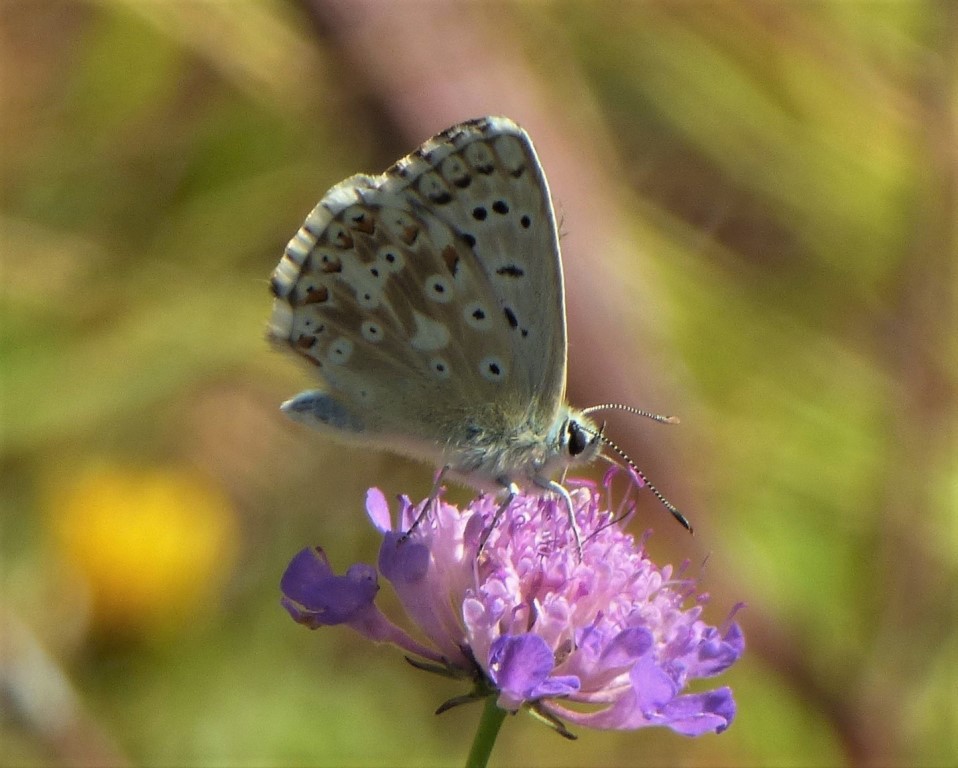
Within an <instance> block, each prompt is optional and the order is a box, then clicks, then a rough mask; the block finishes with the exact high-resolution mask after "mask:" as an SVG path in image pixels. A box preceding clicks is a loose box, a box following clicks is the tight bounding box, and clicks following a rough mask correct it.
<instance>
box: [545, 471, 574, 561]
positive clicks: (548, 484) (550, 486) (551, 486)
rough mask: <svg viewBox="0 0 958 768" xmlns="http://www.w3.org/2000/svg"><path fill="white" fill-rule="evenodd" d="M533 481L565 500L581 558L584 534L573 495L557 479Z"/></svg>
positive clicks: (570, 525)
mask: <svg viewBox="0 0 958 768" xmlns="http://www.w3.org/2000/svg"><path fill="white" fill-rule="evenodd" d="M533 482H534V483H535V484H536V485H537V486H539V487H540V488H543V489H545V490H547V491H552V492H553V493H557V494H559V495H560V496H561V497H562V498H563V500H564V501H565V506H566V511H567V512H568V514H569V527H570V528H571V529H572V536H573V538H575V549H576V552H578V554H579V559H580V560H581V559H582V534H581V533H580V532H579V524H578V523H577V522H576V521H575V508H574V507H573V506H572V497H571V496H570V495H569V492H568V491H567V490H566V489H565V486H564V485H562V484H561V483H557V482H556V481H555V480H549V479H547V478H544V477H537V478H535V479H534V480H533Z"/></svg>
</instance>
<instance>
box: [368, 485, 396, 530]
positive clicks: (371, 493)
mask: <svg viewBox="0 0 958 768" xmlns="http://www.w3.org/2000/svg"><path fill="white" fill-rule="evenodd" d="M366 514H367V515H369V519H370V520H371V521H372V524H373V525H374V526H375V527H376V530H378V531H381V532H382V533H386V531H391V530H392V527H393V526H392V519H391V518H390V515H389V504H388V503H387V502H386V496H385V495H384V494H383V492H382V491H381V490H379V489H378V488H370V489H369V490H368V491H366Z"/></svg>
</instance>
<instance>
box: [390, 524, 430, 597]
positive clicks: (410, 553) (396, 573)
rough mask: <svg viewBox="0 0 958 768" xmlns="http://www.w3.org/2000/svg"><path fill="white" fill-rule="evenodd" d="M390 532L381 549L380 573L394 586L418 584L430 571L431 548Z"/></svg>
mask: <svg viewBox="0 0 958 768" xmlns="http://www.w3.org/2000/svg"><path fill="white" fill-rule="evenodd" d="M404 536H405V534H401V533H395V532H388V533H386V536H385V537H384V538H383V543H382V546H381V547H380V548H379V572H380V573H382V575H383V576H385V577H386V578H387V579H389V581H391V582H392V583H393V584H416V583H418V582H420V581H422V579H423V577H424V576H425V575H426V572H427V571H428V569H429V547H427V546H426V545H425V544H423V543H421V542H419V541H416V540H414V539H407V538H404Z"/></svg>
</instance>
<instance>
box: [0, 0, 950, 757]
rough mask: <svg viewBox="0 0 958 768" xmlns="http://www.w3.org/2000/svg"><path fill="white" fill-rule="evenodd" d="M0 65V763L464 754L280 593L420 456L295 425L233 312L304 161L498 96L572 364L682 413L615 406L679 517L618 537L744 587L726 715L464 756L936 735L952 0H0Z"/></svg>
mask: <svg viewBox="0 0 958 768" xmlns="http://www.w3.org/2000/svg"><path fill="white" fill-rule="evenodd" d="M0 67H2V85H3V89H2V92H0V131H2V146H0V151H2V155H0V164H2V165H0V167H2V175H0V189H2V208H0V238H2V239H0V248H2V285H3V321H2V327H0V368H2V376H3V379H2V454H0V472H2V489H0V505H2V510H0V515H2V518H0V522H2V534H3V535H2V542H0V556H2V569H3V571H2V578H3V580H2V592H0V695H2V698H0V706H2V707H3V710H2V711H3V716H2V718H0V763H2V764H5V765H7V764H9V765H47V764H60V765H78V764H98V765H123V764H135V765H145V766H159V765H258V766H259V765H450V764H458V763H461V762H462V761H463V759H464V757H465V754H466V751H467V748H468V742H469V740H470V738H471V734H472V729H473V728H474V726H475V723H476V722H477V718H478V714H479V712H478V709H469V708H462V709H457V710H455V711H453V712H450V713H447V714H445V715H443V716H441V717H435V716H433V715H432V714H431V713H432V710H433V709H434V708H435V707H436V706H438V705H439V704H440V703H441V702H442V701H444V700H445V699H447V698H449V697H451V696H454V695H457V694H459V693H462V692H463V691H462V689H461V688H460V687H458V686H454V685H453V684H452V683H450V682H448V681H444V680H440V679H433V678H431V677H430V676H427V675H424V674H423V673H421V672H417V671H415V670H413V669H411V668H410V667H408V666H407V665H406V664H405V663H404V662H403V661H402V659H401V657H400V654H399V653H398V652H397V651H395V650H394V649H392V648H385V647H383V648H377V647H374V646H371V645H369V644H367V643H365V642H357V640H356V637H355V636H354V635H353V634H351V633H350V632H349V631H348V630H346V629H331V630H324V631H319V632H314V633H310V632H307V631H306V630H304V629H303V628H302V627H299V626H296V625H294V624H293V623H292V622H291V621H290V620H289V619H288V617H286V615H285V614H284V612H283V611H282V609H281V608H280V607H279V605H278V580H279V577H280V575H281V573H282V571H283V569H284V567H285V565H286V562H287V561H288V559H289V557H290V556H291V555H292V554H293V553H295V552H296V551H297V550H298V549H299V548H300V547H302V546H305V545H308V544H313V543H322V544H323V545H324V546H325V547H326V549H327V551H328V552H329V553H330V557H331V559H332V561H333V563H334V565H336V566H337V567H339V568H343V567H345V566H346V565H348V564H349V563H351V562H354V561H356V560H359V559H365V560H367V561H370V562H371V561H373V558H374V557H375V551H376V536H375V534H374V532H373V531H372V529H371V528H370V526H369V525H368V524H367V523H366V520H365V517H364V514H363V511H362V501H363V496H364V490H365V488H366V487H368V486H370V485H374V484H375V485H379V486H380V487H382V488H383V489H384V490H385V491H386V492H387V494H390V495H392V494H395V493H399V492H408V493H410V494H412V495H414V496H416V495H422V494H425V493H426V491H427V490H428V487H429V483H430V477H431V470H429V469H426V468H423V467H421V466H418V465H414V464H411V463H409V462H406V461H403V460H400V459H396V458H394V457H391V456H385V455H381V454H378V453H373V452H370V451H364V450H360V449H354V448H344V447H341V446H336V445H332V444H330V443H328V441H326V440H324V439H323V438H322V437H320V436H318V435H315V434H311V433H307V432H306V431H305V430H303V429H301V428H299V427H297V426H296V425H293V424H290V423H287V422H285V421H284V420H283V418H282V417H281V415H280V414H279V412H278V410H277V405H278V404H279V403H280V402H281V401H282V400H283V399H285V398H286V397H289V396H290V395H292V394H293V393H295V392H297V391H299V390H300V389H303V388H306V387H307V386H308V385H309V384H310V382H309V378H308V375H307V374H306V373H305V372H304V370H303V369H302V368H300V366H299V365H297V364H296V361H294V360H292V359H291V358H287V357H283V356H280V355H277V354H276V353H274V352H271V351H270V350H269V349H268V347H267V345H266V343H265V341H264V333H265V324H266V320H267V317H268V315H269V310H270V298H269V293H268V290H267V280H268V278H269V275H270V273H271V271H272V269H273V267H274V266H275V263H276V262H277V260H278V258H279V256H280V254H281V252H282V249H283V247H284V246H285V243H286V241H287V240H288V239H289V238H290V237H291V236H292V234H293V233H294V232H295V231H296V229H297V227H298V226H299V224H300V223H301V221H302V219H303V218H304V216H305V214H306V213H307V212H308V210H309V209H310V208H311V207H312V206H313V205H314V204H315V202H316V201H317V200H318V199H319V197H320V196H321V195H322V193H323V192H324V191H325V190H326V189H327V188H328V187H329V186H331V185H332V184H333V183H335V182H337V181H338V180H340V179H341V178H343V177H345V176H348V175H350V174H352V173H356V172H360V171H363V172H378V171H381V170H382V169H384V168H385V167H386V166H388V165H389V164H391V163H392V162H393V161H394V160H395V159H397V158H398V157H399V156H400V155H402V154H404V153H406V152H408V151H410V150H411V149H413V148H414V147H415V146H417V145H418V144H419V143H420V142H421V141H422V140H424V139H425V138H427V137H428V136H429V135H431V134H433V133H435V132H436V131H438V130H441V129H442V128H444V127H446V126H447V125H450V124H452V123H454V122H458V121H460V120H463V119H466V118H471V117H475V116H478V115H481V114H490V113H491V114H507V115H509V116H510V117H512V118H514V119H515V120H517V121H518V122H520V123H521V124H523V125H524V126H525V127H527V128H528V130H529V131H530V133H531V135H532V137H533V139H534V140H535V141H536V144H537V146H538V148H539V151H540V156H541V159H542V161H543V164H544V166H545V168H546V172H547V173H548V175H549V179H550V183H551V186H552V192H553V196H554V198H555V202H556V209H557V212H558V214H559V217H560V220H561V224H562V230H563V234H564V238H563V250H564V261H565V266H566V277H567V293H568V301H569V322H570V398H571V400H572V401H573V402H574V403H576V404H578V405H582V406H584V405H588V404H591V403H596V402H602V401H604V400H606V399H614V400H618V401H621V402H627V403H632V404H635V405H637V406H640V407H644V408H649V409H652V410H656V411H659V412H667V413H676V414H678V415H680V416H681V417H682V425H681V426H679V427H661V426H658V425H654V424H649V423H636V421H635V420H629V419H619V418H616V419H614V420H611V424H610V427H609V431H610V434H612V435H613V436H614V437H615V438H616V439H617V440H619V441H620V442H622V443H623V444H624V445H625V446H626V447H627V448H628V449H629V451H630V452H631V453H632V454H633V455H634V456H635V457H636V459H637V461H638V463H639V464H640V466H642V467H643V468H644V469H645V470H646V471H647V472H648V473H649V475H650V476H651V477H652V478H653V480H654V481H656V483H657V485H658V486H659V487H660V488H661V489H662V490H663V491H665V492H666V494H667V495H668V496H669V497H670V498H671V499H672V500H673V501H674V502H676V503H677V504H678V505H679V506H680V507H681V508H682V509H683V510H684V511H685V512H686V513H687V514H688V515H689V517H690V518H692V520H693V522H694V523H695V526H696V536H695V537H694V538H689V537H687V536H685V535H683V532H682V531H681V530H679V529H678V526H676V525H674V524H673V523H672V522H671V521H670V519H669V517H668V515H666V514H663V512H662V510H661V508H660V507H658V506H657V505H656V504H655V503H654V501H651V500H648V499H646V500H645V503H644V504H643V506H642V507H641V508H640V516H639V519H638V520H636V521H635V522H633V529H634V530H635V531H636V532H637V533H638V532H641V531H642V530H644V528H646V527H653V528H655V531H656V532H655V536H654V537H653V539H652V541H651V543H650V549H651V552H652V554H653V556H654V557H655V558H656V559H657V560H659V561H660V562H665V561H672V562H676V563H678V562H681V561H682V560H684V559H689V560H691V561H692V564H693V571H694V572H696V573H699V574H700V575H701V580H702V588H704V589H706V590H708V591H709V592H711V594H712V603H711V605H710V607H709V609H708V612H707V616H708V618H709V619H710V620H711V621H712V622H714V623H718V622H721V621H722V620H723V619H724V617H725V615H726V613H727V611H728V609H729V607H730V606H731V605H732V604H733V603H735V602H736V601H739V600H744V601H745V602H747V604H748V607H747V608H746V609H745V610H744V611H743V612H742V613H740V614H739V618H740V620H741V622H742V624H743V627H744V629H745V634H746V639H747V642H748V650H747V653H746V656H745V657H744V659H743V660H742V661H741V662H739V664H738V665H737V666H736V667H734V668H733V669H732V670H731V671H730V672H729V673H728V674H726V675H725V676H724V677H723V678H722V680H721V682H724V683H728V684H730V685H732V686H733V688H734V690H735V692H736V697H737V700H738V704H739V716H738V719H737V721H736V722H735V723H734V725H733V727H732V728H731V729H730V730H729V731H728V732H727V733H725V734H723V735H721V736H718V737H715V736H712V737H705V738H702V739H698V740H694V741H692V740H688V739H684V738H682V737H679V736H676V735H674V734H671V733H669V732H664V731H662V732H660V731H639V732H633V733H624V734H623V733H597V732H581V733H579V736H580V739H579V740H578V741H577V742H574V743H569V742H566V741H563V740H562V739H560V738H558V737H557V736H555V735H554V734H553V733H552V732H551V731H548V730H547V729H545V728H543V727H541V726H540V725H538V724H537V723H535V722H534V721H533V720H532V719H530V718H528V717H525V716H520V717H517V718H515V719H508V720H507V722H506V724H505V727H504V729H503V733H502V735H501V737H500V741H499V743H498V745H497V748H496V751H495V752H494V754H493V763H494V764H497V765H503V766H507V765H590V766H600V765H609V766H619V765H665V764H668V765H717V766H718V765H722V766H726V765H755V766H759V765H761V766H804V765H809V766H814V765H822V766H846V765H847V766H858V765H939V764H954V761H955V758H956V756H958V737H956V733H958V701H956V681H958V642H956V637H958V631H956V616H958V604H956V603H958V600H956V583H958V579H956V572H958V555H956V553H958V526H956V510H958V459H956V453H958V451H956V446H958V439H956V433H955V426H956V419H955V416H956V413H955V411H956V381H958V354H956V353H958V344H956V331H958V320H956V308H955V289H956V287H958V286H956V263H958V261H956V255H958V253H956V235H958V224H956V222H958V217H956V201H958V184H956V179H958V160H956V148H958V131H956V115H958V110H956V104H958V3H954V2H950V1H949V0H942V1H941V2H918V1H917V0H916V1H915V2H904V1H903V2H893V1H889V2H841V1H839V0H835V1H834V2H819V3H813V2H807V3H786V2H727V3H709V4H706V3H694V2H681V3H662V2H644V3H638V2H637V3H626V2H619V3H588V2H584V1H583V2H566V3H486V4H465V3H463V4H460V3H446V4H441V3H425V2H412V1H410V2H402V3H365V2H348V0H341V1H340V2H331V1H330V2H320V1H319V0H316V1H315V2H288V3H287V2H278V1H264V2H201V1H199V0H196V1H194V2H177V1H173V0H171V1H169V2H147V1H146V0H143V1H142V2H141V1H138V0H128V2H79V1H78V2H48V1H47V0H35V1H30V0H25V1H24V2H15V1H13V0H3V1H2V3H0ZM456 494H458V496H456ZM453 495H454V497H457V498H460V499H464V498H467V495H466V494H465V493H464V492H454V494H453ZM384 591H387V590H384ZM387 605H388V600H387Z"/></svg>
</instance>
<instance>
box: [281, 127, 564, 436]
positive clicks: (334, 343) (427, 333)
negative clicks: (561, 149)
mask: <svg viewBox="0 0 958 768" xmlns="http://www.w3.org/2000/svg"><path fill="white" fill-rule="evenodd" d="M271 287H272V290H273V293H274V295H275V297H276V299H275V302H274V307H273V316H272V318H271V322H270V330H269V335H270V337H271V339H272V340H273V341H274V342H275V343H277V344H279V345H280V346H282V347H286V348H289V349H291V350H293V351H294V352H296V353H297V354H299V355H301V356H302V357H303V358H305V359H306V360H307V361H308V362H309V363H311V364H312V365H313V366H314V367H315V369H316V371H317V373H318V374H319V377H320V378H321V379H322V380H323V381H324V383H325V384H326V391H324V392H314V393H304V395H302V396H300V398H297V399H296V400H294V401H291V404H290V406H289V410H292V411H294V412H296V413H298V414H300V415H301V416H304V417H306V418H308V419H310V420H312V421H318V422H320V423H323V424H327V425H329V426H332V427H334V428H336V429H338V430H339V431H340V432H343V433H345V434H347V435H348V434H354V435H356V436H357V437H361V438H362V439H364V440H371V441H374V442H380V443H382V444H384V445H386V446H387V447H394V448H398V449H399V450H405V451H407V452H412V453H421V454H426V455H428V454H429V453H430V449H429V448H428V447H427V446H430V445H431V446H435V445H436V444H437V443H442V442H443V441H446V442H456V441H461V440H465V439H468V438H469V436H470V430H483V431H485V430H489V431H495V430H498V431H503V430H506V431H508V430H509V429H517V428H519V427H520V425H522V424H526V423H533V424H536V425H539V424H551V423H552V421H553V420H554V418H555V415H556V413H557V411H558V409H559V407H560V405H561V402H562V398H563V394H564V387H565V366H566V335H565V333H566V332H565V310H564V295H563V286H562V268H561V264H560V261H559V251H558V238H557V233H556V226H555V218H554V215H553V212H552V205H551V201H550V198H549V191H548V187H547V184H546V180H545V177H544V175H543V172H542V169H541V167H540V165H539V162H538V159H537V157H536V154H535V151H534V149H533V147H532V144H531V142H530V140H529V137H528V136H527V135H526V133H525V132H524V131H523V130H522V129H521V128H519V127H518V126H517V125H516V124H515V123H513V122H512V121H510V120H507V119H505V118H481V119H479V120H474V121H471V122H468V123H463V124H460V125H457V126H454V127H452V128H450V129H448V130H446V131H444V132H443V133H441V134H439V135H438V136H436V137H434V138H432V139H430V140H429V141H427V142H426V143H424V144H423V145H422V146H421V147H420V148H419V149H417V150H416V151H415V152H413V153H412V154H410V155H408V156H407V157H405V158H403V159H402V160H400V161H399V162H397V163H396V164H395V165H394V166H393V167H392V168H390V169H389V170H387V171H386V172H385V173H384V174H382V175H381V176H377V177H370V176H354V177H352V178H351V179H347V180H346V181H344V182H342V183H340V184H339V185H337V186H335V187H333V188H332V189H331V190H330V191H329V192H327V194H326V195H325V196H324V197H323V199H322V200H321V201H320V202H319V204H318V205H317V206H316V208H315V209H314V210H313V211H312V212H311V213H310V215H309V216H308V217H307V219H306V222H305V223H304V224H303V226H302V227H301V228H300V230H299V232H297V234H296V236H295V237H294V238H293V239H292V240H291V241H290V243H289V245H288V246H287V248H286V252H285V253H284V255H283V258H282V260H281V261H280V264H279V266H278V267H277V269H276V271H275V272H274V274H273V278H272V281H271ZM463 430H465V432H463ZM417 441H418V442H419V443H421V444H422V445H423V446H424V448H423V450H418V451H417V450H416V448H415V445H413V444H414V443H415V442H417ZM432 452H433V453H435V448H433V449H432Z"/></svg>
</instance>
